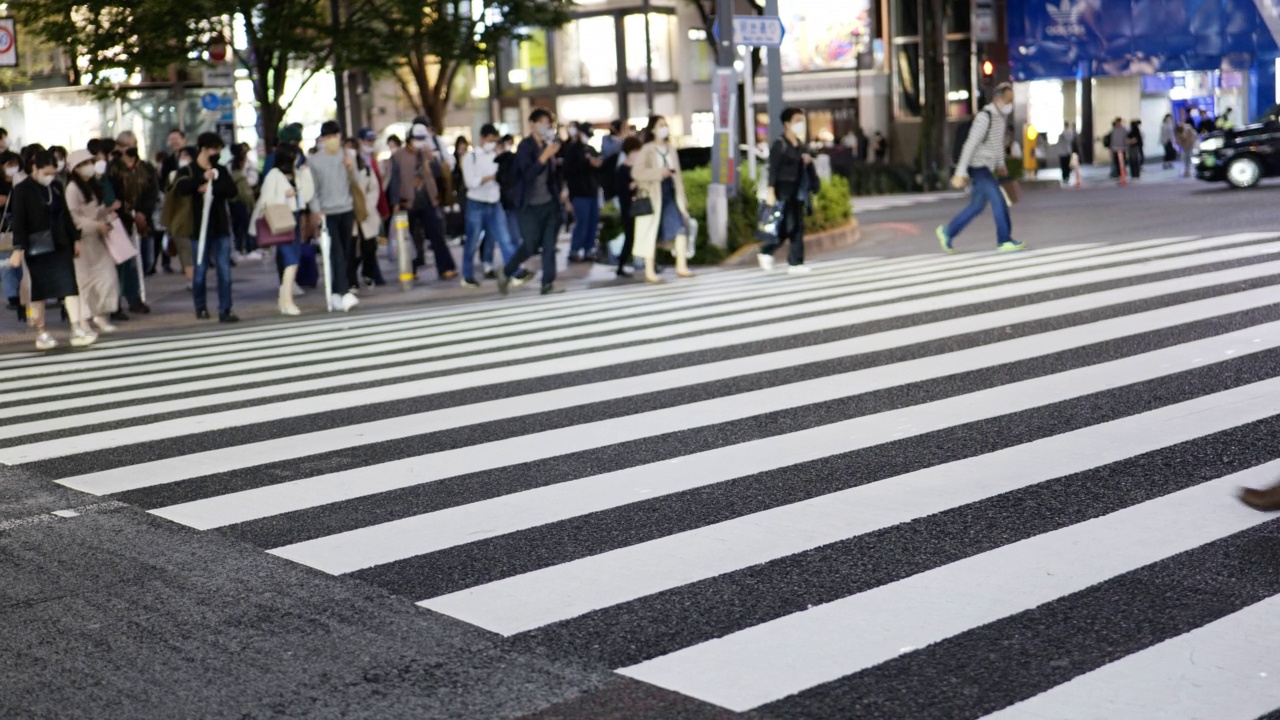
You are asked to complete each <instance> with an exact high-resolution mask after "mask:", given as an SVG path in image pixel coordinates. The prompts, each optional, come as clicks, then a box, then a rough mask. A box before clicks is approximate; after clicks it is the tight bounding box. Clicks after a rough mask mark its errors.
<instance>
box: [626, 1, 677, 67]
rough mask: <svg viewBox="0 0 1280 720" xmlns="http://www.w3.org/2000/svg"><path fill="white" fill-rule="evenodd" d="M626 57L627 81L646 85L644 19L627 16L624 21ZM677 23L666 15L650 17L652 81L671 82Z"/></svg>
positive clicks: (639, 16) (660, 14)
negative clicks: (673, 36) (673, 46)
mask: <svg viewBox="0 0 1280 720" xmlns="http://www.w3.org/2000/svg"><path fill="white" fill-rule="evenodd" d="M622 23H623V24H622V30H623V33H624V36H625V42H624V45H625V46H626V57H627V80H630V81H631V82H633V83H642V82H644V81H645V70H646V66H645V53H644V16H643V15H628V16H626V17H625V18H624V19H623V21H622ZM674 27H675V19H674V17H673V16H671V15H667V14H664V13H649V44H650V49H651V52H650V55H651V57H652V58H653V81H654V82H671V77H672V75H671V64H672V57H671V54H672V53H671V49H672V47H671V33H672V29H673V28H674Z"/></svg>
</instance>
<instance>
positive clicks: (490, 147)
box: [480, 142, 498, 153]
mask: <svg viewBox="0 0 1280 720" xmlns="http://www.w3.org/2000/svg"><path fill="white" fill-rule="evenodd" d="M480 147H481V148H483V149H484V151H485V152H487V153H491V152H494V151H496V150H497V149H498V143H496V142H487V143H485V144H483V145H481V146H480Z"/></svg>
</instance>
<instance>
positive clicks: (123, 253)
mask: <svg viewBox="0 0 1280 720" xmlns="http://www.w3.org/2000/svg"><path fill="white" fill-rule="evenodd" d="M110 225H111V229H110V230H109V231H108V232H107V236H106V237H104V238H103V239H102V241H103V242H105V243H106V244H107V252H108V253H111V259H112V260H114V261H115V263H116V264H117V265H122V264H124V263H126V262H128V261H130V260H132V259H133V257H134V256H135V255H137V254H138V248H136V247H134V246H133V242H132V241H131V240H130V239H129V233H127V232H125V229H124V223H123V222H121V221H120V218H118V217H113V218H111V223H110Z"/></svg>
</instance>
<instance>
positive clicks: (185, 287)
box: [182, 280, 191, 290]
mask: <svg viewBox="0 0 1280 720" xmlns="http://www.w3.org/2000/svg"><path fill="white" fill-rule="evenodd" d="M182 289H183V290H190V289H191V281H190V280H188V281H187V284H186V285H183V286H182Z"/></svg>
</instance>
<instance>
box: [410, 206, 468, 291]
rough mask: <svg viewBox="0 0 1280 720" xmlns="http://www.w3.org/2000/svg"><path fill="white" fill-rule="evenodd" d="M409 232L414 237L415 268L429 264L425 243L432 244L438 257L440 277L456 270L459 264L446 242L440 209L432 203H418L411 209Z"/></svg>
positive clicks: (432, 250)
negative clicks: (454, 260) (456, 262)
mask: <svg viewBox="0 0 1280 720" xmlns="http://www.w3.org/2000/svg"><path fill="white" fill-rule="evenodd" d="M409 233H410V235H411V236H412V237H413V248H414V252H416V253H417V257H415V258H414V259H413V269H414V270H415V271H416V270H417V269H418V268H420V267H422V266H424V265H426V264H427V261H426V257H425V255H423V253H424V251H425V244H426V243H430V244H431V254H432V255H434V256H435V259H436V272H437V273H438V274H439V275H440V277H442V278H443V277H444V274H445V273H448V272H456V271H457V269H458V266H457V265H456V264H455V263H454V262H453V254H452V253H450V252H449V246H448V245H446V244H445V242H444V221H443V220H442V219H441V217H440V213H439V211H437V210H436V208H435V207H434V206H432V205H418V206H416V207H414V208H413V209H412V210H410V211H409Z"/></svg>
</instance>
